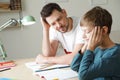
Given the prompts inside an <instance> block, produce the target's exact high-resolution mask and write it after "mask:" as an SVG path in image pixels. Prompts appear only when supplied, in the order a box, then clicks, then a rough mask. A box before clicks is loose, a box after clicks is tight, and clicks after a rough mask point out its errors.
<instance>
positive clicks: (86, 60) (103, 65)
mask: <svg viewBox="0 0 120 80" xmlns="http://www.w3.org/2000/svg"><path fill="white" fill-rule="evenodd" d="M110 54H112V55H110ZM94 57H95V55H94V53H93V52H92V51H90V50H87V51H86V52H85V53H84V56H83V58H82V60H81V65H80V66H79V71H78V73H79V79H80V80H93V79H95V78H99V77H108V76H113V75H118V74H120V69H119V67H120V65H119V64H120V49H119V51H118V50H117V51H115V52H108V53H107V55H104V56H103V57H101V58H100V59H99V60H97V61H96V62H95V61H94Z"/></svg>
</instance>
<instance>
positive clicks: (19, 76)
mask: <svg viewBox="0 0 120 80" xmlns="http://www.w3.org/2000/svg"><path fill="white" fill-rule="evenodd" d="M14 61H15V63H16V64H17V65H16V66H15V67H12V68H11V69H10V70H6V71H3V72H0V77H6V78H12V79H15V80H41V79H40V78H39V77H38V76H35V75H33V72H32V70H31V69H29V68H27V67H26V66H25V63H27V62H31V61H34V59H19V60H14ZM68 80H78V78H72V79H68Z"/></svg>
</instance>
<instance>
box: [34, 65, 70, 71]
mask: <svg viewBox="0 0 120 80" xmlns="http://www.w3.org/2000/svg"><path fill="white" fill-rule="evenodd" d="M68 67H70V66H61V67H55V68H49V69H42V70H36V71H35V72H42V71H48V70H53V69H62V68H68Z"/></svg>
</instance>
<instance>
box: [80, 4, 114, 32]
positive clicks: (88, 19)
mask: <svg viewBox="0 0 120 80" xmlns="http://www.w3.org/2000/svg"><path fill="white" fill-rule="evenodd" d="M80 25H81V26H84V25H89V26H100V27H103V26H107V27H108V34H109V33H110V32H111V26H112V16H111V14H110V13H109V12H108V11H107V10H106V9H103V8H101V7H99V6H96V7H94V8H92V9H91V10H89V11H88V12H87V13H86V14H85V15H84V16H83V18H82V19H81V22H80Z"/></svg>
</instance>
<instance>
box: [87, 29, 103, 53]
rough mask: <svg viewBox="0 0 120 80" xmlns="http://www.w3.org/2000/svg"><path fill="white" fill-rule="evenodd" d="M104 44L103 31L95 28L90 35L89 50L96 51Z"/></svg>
mask: <svg viewBox="0 0 120 80" xmlns="http://www.w3.org/2000/svg"><path fill="white" fill-rule="evenodd" d="M101 42H102V29H101V28H100V27H95V28H94V29H93V31H92V34H91V35H90V39H89V41H88V46H87V49H89V50H92V51H94V49H95V48H96V47H97V46H99V45H100V44H101Z"/></svg>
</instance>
